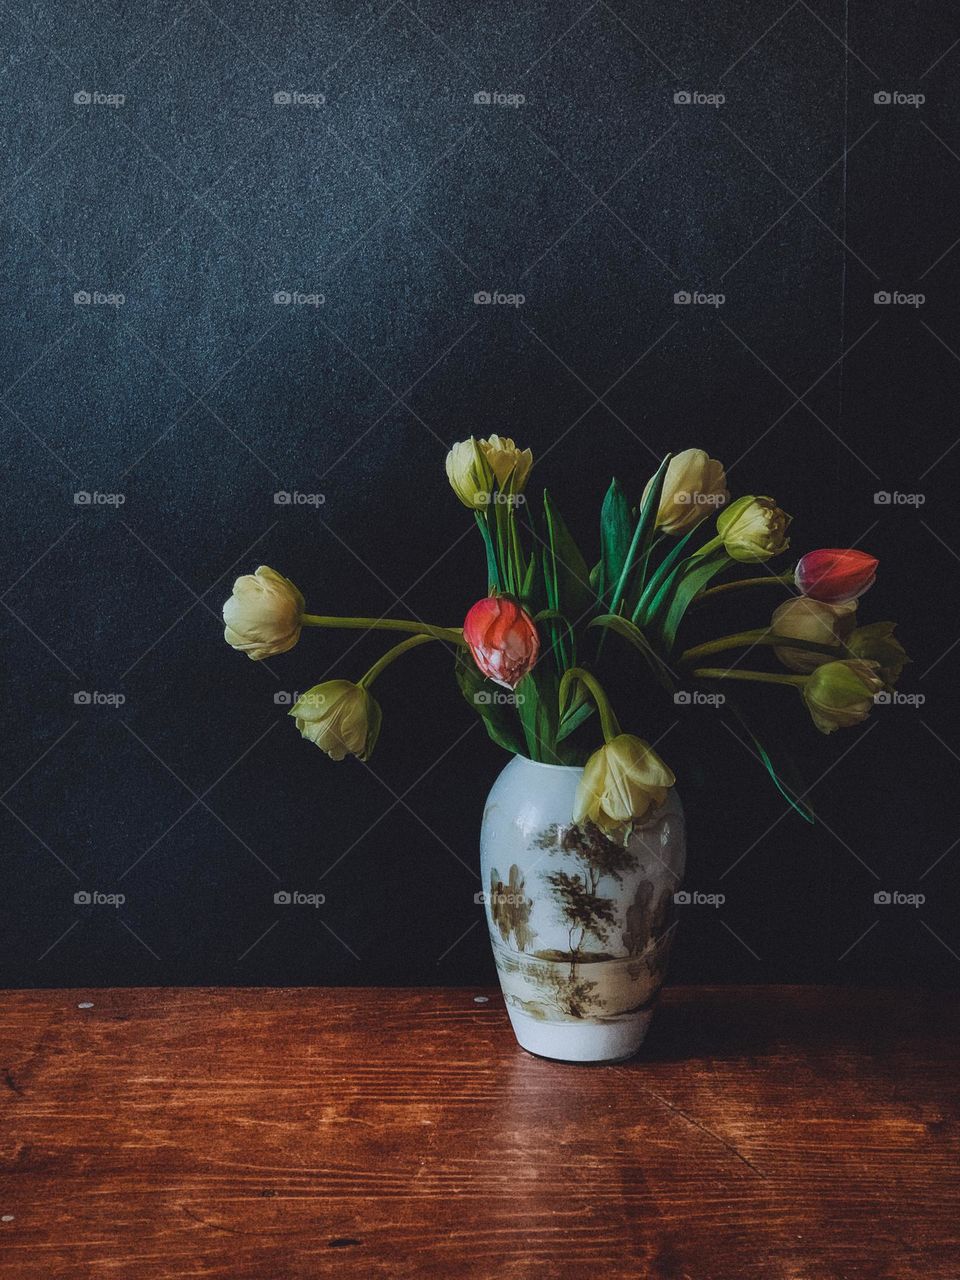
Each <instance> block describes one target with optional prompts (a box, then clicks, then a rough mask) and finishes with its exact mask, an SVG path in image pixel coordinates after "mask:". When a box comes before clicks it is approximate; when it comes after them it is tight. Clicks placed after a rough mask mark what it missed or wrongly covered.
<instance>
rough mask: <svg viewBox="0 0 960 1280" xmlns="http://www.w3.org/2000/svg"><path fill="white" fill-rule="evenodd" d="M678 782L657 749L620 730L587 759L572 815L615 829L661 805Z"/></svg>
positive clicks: (608, 829) (576, 820)
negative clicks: (668, 791) (669, 790)
mask: <svg viewBox="0 0 960 1280" xmlns="http://www.w3.org/2000/svg"><path fill="white" fill-rule="evenodd" d="M675 782H676V778H675V777H674V776H673V773H672V772H671V770H670V769H669V768H668V767H667V766H666V765H665V764H664V763H663V761H662V760H661V759H660V757H659V756H658V755H657V753H656V752H655V751H654V750H653V748H652V747H651V746H649V745H648V744H647V743H646V742H644V741H643V740H642V739H641V738H636V737H634V735H633V734H632V733H620V734H617V735H616V737H614V738H611V739H610V741H609V742H608V743H606V744H605V745H604V746H602V747H601V748H600V749H599V751H595V752H594V753H593V755H592V756H591V757H590V759H589V760H588V761H587V764H586V767H585V769H584V771H583V777H582V778H581V779H580V783H579V785H578V787H577V795H576V802H575V805H574V814H573V818H574V821H575V822H584V821H588V822H593V823H595V824H596V825H597V826H598V827H602V828H603V829H604V830H606V831H614V830H616V829H617V828H619V827H624V826H626V825H628V824H629V823H630V822H635V821H637V820H638V819H640V818H642V817H643V816H644V814H646V813H647V811H648V810H650V809H658V808H659V807H660V806H661V805H662V804H663V803H664V802H665V801H666V798H667V790H668V788H670V787H672V786H673V784H674V783H675Z"/></svg>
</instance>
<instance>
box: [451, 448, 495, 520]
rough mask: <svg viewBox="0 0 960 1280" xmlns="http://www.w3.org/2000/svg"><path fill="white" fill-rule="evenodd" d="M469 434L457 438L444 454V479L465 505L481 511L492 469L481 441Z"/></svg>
mask: <svg viewBox="0 0 960 1280" xmlns="http://www.w3.org/2000/svg"><path fill="white" fill-rule="evenodd" d="M482 443H483V442H482V441H481V442H479V443H478V442H477V441H476V440H474V438H473V436H471V437H470V439H469V440H461V441H459V443H458V444H455V445H454V446H453V448H452V449H451V450H450V452H449V453H448V454H447V479H448V480H449V481H450V487H451V488H452V489H453V492H454V493H455V494H456V495H457V497H458V498H459V499H460V501H461V502H462V503H463V505H464V506H465V507H469V508H470V509H471V510H472V511H483V510H485V508H486V506H487V504H488V503H489V501H490V491H491V490H492V488H493V472H492V470H491V469H490V466H489V465H488V463H487V460H486V458H485V456H484V452H483V449H482V448H481V444H482Z"/></svg>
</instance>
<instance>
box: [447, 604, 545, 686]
mask: <svg viewBox="0 0 960 1280" xmlns="http://www.w3.org/2000/svg"><path fill="white" fill-rule="evenodd" d="M463 638H464V640H466V642H467V644H468V645H469V646H470V652H471V653H472V654H473V657H474V661H475V662H476V664H477V666H478V667H479V668H480V670H481V671H482V672H483V674H484V675H485V676H489V678H490V679H491V680H495V681H496V683H497V684H501V685H503V686H504V688H505V689H515V688H516V687H517V685H518V684H519V683H520V681H521V680H522V679H523V677H524V676H525V675H526V674H527V672H528V671H529V670H530V668H531V667H532V666H533V664H534V663H535V662H536V660H537V654H538V653H539V652H540V637H539V636H538V635H537V627H536V624H535V623H534V621H533V619H532V618H531V617H530V615H529V613H527V612H526V610H524V609H521V607H520V605H518V604H517V602H516V601H515V600H511V599H510V598H509V597H508V596H488V597H487V598H486V599H485V600H478V601H477V603H476V604H475V605H474V606H473V608H472V609H471V610H470V612H469V613H468V614H467V616H466V618H465V619H464V621H463Z"/></svg>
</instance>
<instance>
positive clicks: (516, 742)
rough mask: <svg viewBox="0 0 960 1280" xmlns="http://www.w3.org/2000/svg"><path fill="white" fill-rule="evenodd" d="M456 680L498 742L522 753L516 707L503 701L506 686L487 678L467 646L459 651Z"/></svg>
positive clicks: (513, 753)
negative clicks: (466, 648) (467, 650)
mask: <svg viewBox="0 0 960 1280" xmlns="http://www.w3.org/2000/svg"><path fill="white" fill-rule="evenodd" d="M455 672H456V677H457V684H458V685H459V686H460V692H461V693H462V694H463V696H464V698H465V700H466V701H467V702H468V703H469V704H470V706H471V707H472V708H473V709H474V711H476V712H477V714H478V715H479V716H480V717H481V719H482V720H483V723H484V727H485V728H486V730H487V733H488V734H489V735H490V737H491V738H492V739H493V741H494V742H495V743H496V744H497V746H498V747H503V749H504V750H505V751H509V752H510V753H511V754H512V755H522V754H523V751H524V736H523V733H522V731H521V726H520V723H519V721H518V719H517V714H516V711H515V710H514V708H513V707H512V706H510V704H509V703H507V702H504V701H503V694H504V690H503V689H501V688H500V686H499V685H497V684H494V683H493V681H492V680H487V679H486V678H485V676H484V675H483V673H482V672H481V671H480V670H479V668H478V667H477V664H476V663H475V662H474V660H473V658H472V657H471V656H470V654H469V653H467V652H466V651H465V650H463V649H460V650H458V652H457V659H456V668H455Z"/></svg>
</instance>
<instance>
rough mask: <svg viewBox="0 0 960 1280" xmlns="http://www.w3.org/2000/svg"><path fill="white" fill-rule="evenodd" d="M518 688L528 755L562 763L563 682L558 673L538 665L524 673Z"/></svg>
mask: <svg viewBox="0 0 960 1280" xmlns="http://www.w3.org/2000/svg"><path fill="white" fill-rule="evenodd" d="M514 692H515V695H516V699H517V712H518V714H519V716H520V723H521V725H522V726H523V734H524V737H525V738H526V743H527V755H528V756H529V757H530V759H531V760H539V761H541V762H542V763H544V764H559V763H560V760H559V757H558V756H557V751H556V742H557V728H558V721H559V716H560V709H559V706H558V697H559V692H560V686H559V681H558V680H557V677H556V675H555V673H554V672H553V671H552V670H549V669H548V668H546V667H543V666H538V667H537V668H536V669H535V670H533V671H530V672H528V673H527V675H525V676H524V677H523V679H522V680H521V681H520V683H519V684H518V685H517V687H516V689H515V690H514Z"/></svg>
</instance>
